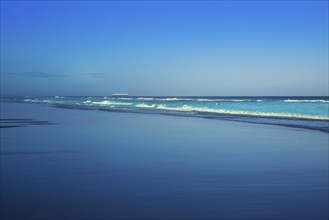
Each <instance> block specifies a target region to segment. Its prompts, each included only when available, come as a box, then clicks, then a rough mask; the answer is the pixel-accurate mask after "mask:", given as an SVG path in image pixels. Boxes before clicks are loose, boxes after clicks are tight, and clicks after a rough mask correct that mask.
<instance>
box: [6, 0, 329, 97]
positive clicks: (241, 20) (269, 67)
mask: <svg viewBox="0 0 329 220" xmlns="http://www.w3.org/2000/svg"><path fill="white" fill-rule="evenodd" d="M117 92H120V93H122V92H124V93H129V94H131V95H217V96H222V95H223V96H224V95H328V1H265V2H264V1H263V2H262V1H217V2H216V1H169V2H165V1H161V2H152V1H125V2H120V1H112V2H108V1H92V2H91V1H68V2H64V1H48V2H47V1H1V94H2V95H110V94H112V93H117Z"/></svg>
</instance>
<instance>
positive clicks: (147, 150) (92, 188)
mask: <svg viewBox="0 0 329 220" xmlns="http://www.w3.org/2000/svg"><path fill="white" fill-rule="evenodd" d="M1 118H2V119H6V120H7V122H8V119H11V120H13V119H14V121H15V120H16V124H15V123H7V124H6V123H2V124H1V125H2V126H17V127H11V128H4V127H3V128H1V130H0V131H1V179H0V181H1V219H5V220H7V219H8V220H9V219H14V220H15V219H43V220H47V219H65V220H67V219H223V220H224V219H225V220H231V219H232V220H233V219H234V220H246V219H248V220H249V219H253V220H258V219H259V220H267V219H273V220H280V219H282V220H294V219H296V220H301V219H312V220H313V219H321V220H322V219H323V220H325V219H328V142H329V140H328V135H329V134H328V133H324V132H320V131H312V130H305V129H298V128H288V127H280V126H273V125H258V124H250V123H241V122H230V121H221V120H207V119H202V118H183V117H181V118H180V117H174V116H163V115H141V114H130V113H115V112H103V111H85V110H68V109H57V108H52V107H49V106H46V105H39V104H10V103H1ZM18 119H19V120H20V122H21V123H19V120H18ZM17 120H18V121H17ZM26 120H27V121H28V122H29V123H26V122H27V121H26ZM2 122H4V121H2ZM38 122H40V123H38Z"/></svg>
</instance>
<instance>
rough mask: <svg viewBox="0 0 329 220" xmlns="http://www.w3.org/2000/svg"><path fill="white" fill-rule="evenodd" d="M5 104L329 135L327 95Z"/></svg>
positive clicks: (40, 99) (72, 98) (95, 98)
mask: <svg viewBox="0 0 329 220" xmlns="http://www.w3.org/2000/svg"><path fill="white" fill-rule="evenodd" d="M2 101H3V102H19V103H22V102H23V103H44V104H48V105H51V106H53V107H58V108H69V109H82V110H100V111H109V112H130V113H145V114H167V115H175V116H188V117H202V118H209V119H222V120H231V121H240V122H249V123H260V124H273V125H282V126H288V127H300V128H306V129H313V130H320V131H324V132H329V97H328V96H319V97H261V96H260V97H219V96H218V97H215V96H211V97H208V96H204V97H200V96H199V97H192V96H191V97H186V96H184V97H181V96H176V97H172V96H171V97H166V96H127V95H118V96H104V97H103V96H102V97H100V96H48V97H46V96H37V97H30V96H27V97H11V98H2Z"/></svg>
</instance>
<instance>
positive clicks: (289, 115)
mask: <svg viewBox="0 0 329 220" xmlns="http://www.w3.org/2000/svg"><path fill="white" fill-rule="evenodd" d="M156 108H157V109H163V110H170V111H196V112H200V113H202V112H205V113H219V114H230V115H246V116H262V117H282V118H296V119H298V118H299V119H317V120H329V117H327V116H318V115H303V114H296V113H278V112H251V111H241V110H225V109H212V108H203V107H192V106H189V105H183V106H182V107H168V106H166V105H159V106H157V107H156Z"/></svg>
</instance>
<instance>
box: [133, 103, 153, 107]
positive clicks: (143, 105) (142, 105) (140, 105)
mask: <svg viewBox="0 0 329 220" xmlns="http://www.w3.org/2000/svg"><path fill="white" fill-rule="evenodd" d="M135 106H136V107H138V108H155V107H156V105H155V104H153V105H147V104H145V103H142V104H138V105H135Z"/></svg>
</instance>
